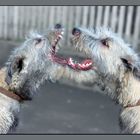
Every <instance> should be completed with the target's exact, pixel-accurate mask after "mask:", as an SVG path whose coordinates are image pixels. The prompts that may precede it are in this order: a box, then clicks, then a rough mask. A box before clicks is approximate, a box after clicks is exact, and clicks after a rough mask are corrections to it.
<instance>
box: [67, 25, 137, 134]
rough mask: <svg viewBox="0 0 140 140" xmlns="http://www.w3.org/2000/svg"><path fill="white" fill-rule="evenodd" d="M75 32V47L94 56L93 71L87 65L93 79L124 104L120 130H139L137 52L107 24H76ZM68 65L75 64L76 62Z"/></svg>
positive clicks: (73, 32)
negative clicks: (106, 25)
mask: <svg viewBox="0 0 140 140" xmlns="http://www.w3.org/2000/svg"><path fill="white" fill-rule="evenodd" d="M72 34H73V38H72V43H73V45H74V46H75V48H76V49H78V50H79V51H80V52H85V54H86V55H87V56H88V58H91V61H92V66H94V70H92V71H94V72H92V73H91V68H93V67H90V68H89V65H86V64H85V65H84V66H85V67H86V69H87V71H86V72H89V74H90V80H93V81H92V82H93V83H94V82H95V83H97V84H98V85H99V86H100V87H101V89H102V90H104V91H105V93H106V94H107V95H109V96H110V97H111V98H112V99H113V100H114V101H115V102H116V103H118V104H120V105H121V106H122V110H121V113H120V117H119V118H120V127H121V130H122V131H121V132H122V133H140V90H139V87H140V59H139V57H138V55H137V53H136V52H135V51H134V50H133V49H132V48H131V46H130V45H129V44H127V43H125V42H124V41H123V40H122V39H121V38H120V37H119V36H118V35H117V34H115V33H113V32H112V31H111V30H109V29H107V28H96V29H85V28H80V27H79V28H74V29H73V31H72ZM71 62H72V59H71ZM69 65H70V67H72V68H75V65H77V64H75V63H73V62H72V63H69ZM78 65H79V64H78ZM88 68H89V69H88ZM91 77H92V78H91ZM85 78H86V77H85Z"/></svg>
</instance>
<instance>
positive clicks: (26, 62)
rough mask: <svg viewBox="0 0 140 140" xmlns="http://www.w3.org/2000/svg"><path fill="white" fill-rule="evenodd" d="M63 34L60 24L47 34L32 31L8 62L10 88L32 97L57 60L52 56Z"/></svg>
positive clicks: (7, 80) (29, 97) (24, 95)
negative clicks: (49, 68) (48, 69)
mask: <svg viewBox="0 0 140 140" xmlns="http://www.w3.org/2000/svg"><path fill="white" fill-rule="evenodd" d="M62 34H63V28H62V27H61V25H60V24H57V25H56V26H55V28H53V29H48V31H47V33H45V34H39V33H37V32H32V33H30V34H29V36H28V37H27V39H26V41H25V42H24V43H23V44H22V45H21V46H20V47H17V48H16V49H15V50H14V51H13V52H12V54H11V56H10V58H9V60H8V62H7V63H6V67H7V76H6V82H7V83H8V85H9V87H10V90H12V91H14V92H16V93H17V94H19V95H20V96H23V97H24V98H27V99H31V98H32V95H33V92H34V91H35V90H36V89H37V88H38V86H39V85H40V83H41V82H43V81H44V80H45V79H46V78H47V76H48V75H47V68H48V67H49V66H50V65H53V63H54V62H55V60H54V59H51V57H53V56H54V55H55V53H56V45H57V44H58V42H59V40H60V39H61V38H62Z"/></svg>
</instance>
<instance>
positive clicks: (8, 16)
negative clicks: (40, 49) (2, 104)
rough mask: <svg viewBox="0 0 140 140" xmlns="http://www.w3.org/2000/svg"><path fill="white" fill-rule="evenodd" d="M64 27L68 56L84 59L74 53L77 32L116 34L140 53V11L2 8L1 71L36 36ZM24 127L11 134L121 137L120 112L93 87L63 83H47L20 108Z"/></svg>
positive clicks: (134, 8) (135, 8)
mask: <svg viewBox="0 0 140 140" xmlns="http://www.w3.org/2000/svg"><path fill="white" fill-rule="evenodd" d="M56 23H61V24H62V25H63V26H64V27H65V29H66V34H65V38H64V40H63V46H64V47H63V49H60V51H59V53H60V54H61V55H64V56H68V55H69V56H73V57H75V56H78V57H79V58H82V57H84V56H83V55H81V54H79V53H76V52H74V51H73V50H72V49H71V44H70V41H69V38H70V35H71V30H72V28H73V27H74V26H83V27H100V26H105V27H109V28H111V29H112V30H113V31H114V32H116V33H118V34H119V35H120V36H121V37H122V38H123V39H124V40H125V41H126V42H129V43H131V44H132V47H134V49H137V50H139V45H140V28H139V25H140V6H0V48H1V50H0V67H3V66H4V63H5V62H6V61H7V59H8V56H9V55H10V52H11V51H12V50H13V49H14V48H15V47H17V46H19V45H20V44H21V43H22V42H23V41H24V40H25V36H26V35H27V34H28V33H29V31H31V30H35V31H39V32H44V31H45V30H46V29H47V28H49V27H53V26H54V25H55V24H56ZM21 108H22V109H21V112H20V116H19V117H20V122H19V125H18V127H17V129H16V130H15V131H14V132H11V133H22V134H23V133H24V134H25V133H26V134H27V133H38V134H40V133H43V134H99V133H107V134H114V133H119V132H120V131H119V123H118V116H119V111H120V106H118V105H115V104H114V103H113V101H111V100H110V99H109V98H108V97H107V96H104V95H103V93H102V91H100V90H99V89H98V87H96V86H94V85H89V84H86V85H80V84H76V83H73V82H72V81H68V80H66V79H63V80H61V81H59V82H57V83H49V82H46V83H45V84H44V85H43V86H42V87H41V88H40V90H39V94H37V95H36V96H35V98H34V100H33V101H32V102H26V103H24V104H23V105H22V106H21Z"/></svg>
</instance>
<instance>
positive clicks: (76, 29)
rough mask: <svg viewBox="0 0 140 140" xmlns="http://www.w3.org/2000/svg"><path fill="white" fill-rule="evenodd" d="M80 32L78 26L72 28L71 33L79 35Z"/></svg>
mask: <svg viewBox="0 0 140 140" xmlns="http://www.w3.org/2000/svg"><path fill="white" fill-rule="evenodd" d="M80 33H81V31H80V29H78V28H76V27H75V28H73V30H72V34H73V35H79V34H80Z"/></svg>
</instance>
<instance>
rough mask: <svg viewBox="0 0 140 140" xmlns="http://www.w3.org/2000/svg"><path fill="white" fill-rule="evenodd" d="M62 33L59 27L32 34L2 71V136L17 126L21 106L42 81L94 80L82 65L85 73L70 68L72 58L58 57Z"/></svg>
mask: <svg viewBox="0 0 140 140" xmlns="http://www.w3.org/2000/svg"><path fill="white" fill-rule="evenodd" d="M63 33H64V29H63V28H62V26H61V25H60V24H57V25H56V26H55V28H54V29H48V31H47V32H45V34H38V33H36V32H33V33H30V34H29V36H28V37H27V39H26V41H25V42H24V43H23V44H22V45H21V46H19V47H17V48H16V49H15V50H14V51H13V52H12V54H11V56H10V57H9V59H8V62H7V63H6V65H5V67H3V68H2V69H1V70H0V133H2V134H6V133H8V132H9V131H10V130H13V128H15V126H17V123H18V122H17V121H18V113H19V111H20V103H21V102H23V101H24V100H31V99H32V97H33V95H34V93H35V92H36V89H37V88H38V87H39V85H40V84H41V83H43V81H45V80H49V81H53V82H54V81H56V80H59V79H61V78H63V77H67V78H69V79H73V80H75V81H76V82H88V81H93V77H91V76H90V74H89V73H88V72H86V71H84V67H83V64H81V65H80V66H79V67H78V68H79V70H82V71H80V72H79V71H75V70H73V69H70V68H69V67H71V66H70V65H69V64H71V59H64V58H61V57H59V56H58V55H57V53H56V52H57V50H58V49H59V47H58V45H57V44H58V42H59V40H60V39H61V38H62V36H63ZM89 65H90V64H89ZM89 71H90V70H89ZM92 72H93V71H92V70H91V73H92Z"/></svg>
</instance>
